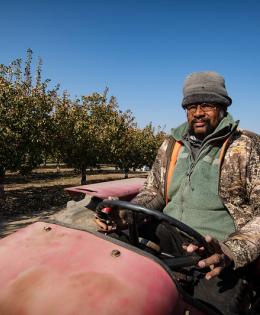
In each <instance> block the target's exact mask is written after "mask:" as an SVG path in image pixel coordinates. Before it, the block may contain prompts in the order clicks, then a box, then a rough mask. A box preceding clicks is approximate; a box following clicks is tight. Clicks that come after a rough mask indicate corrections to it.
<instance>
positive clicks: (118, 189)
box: [65, 178, 145, 199]
mask: <svg viewBox="0 0 260 315" xmlns="http://www.w3.org/2000/svg"><path fill="white" fill-rule="evenodd" d="M144 182H145V178H129V179H121V180H114V181H108V182H103V183H97V184H89V185H82V186H76V187H70V188H66V189H65V190H66V191H67V192H69V193H83V194H87V195H90V196H95V197H98V198H100V199H106V198H108V197H118V198H120V199H130V198H132V197H134V196H135V195H136V194H137V193H138V192H139V190H140V189H141V188H142V187H143V184H144Z"/></svg>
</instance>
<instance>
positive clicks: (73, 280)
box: [0, 222, 180, 315]
mask: <svg viewBox="0 0 260 315" xmlns="http://www.w3.org/2000/svg"><path fill="white" fill-rule="evenodd" d="M0 257H1V264H0V282H1V290H0V314H8V315H21V314H23V315H35V314H37V315H47V314H48V315H54V314H55V315H57V314H62V315H72V314H75V315H80V314H91V315H103V314H104V315H110V314H111V315H112V314H113V315H114V314H117V315H120V314H122V315H123V314H124V315H128V314H135V315H148V314H150V315H161V314H164V315H167V314H172V312H173V311H175V310H177V309H179V307H180V306H179V303H178V301H179V295H178V292H177V290H176V287H175V285H174V283H173V281H172V279H171V278H170V276H169V275H168V273H167V272H166V271H165V270H164V269H163V268H162V266H160V265H159V264H157V263H156V262H155V261H153V260H152V259H150V258H148V257H145V256H143V255H140V254H138V253H135V252H133V251H131V250H129V249H127V248H124V247H122V246H119V245H117V244H114V243H112V242H109V241H108V240H104V239H102V238H99V237H98V236H96V235H93V234H90V233H88V232H84V231H79V230H73V229H69V228H65V227H62V226H58V225H54V224H47V223H43V222H37V223H34V224H32V225H30V226H28V227H26V228H24V229H21V230H19V231H18V232H16V233H14V234H12V235H10V236H8V237H6V238H3V239H1V241H0ZM174 314H178V312H177V313H174Z"/></svg>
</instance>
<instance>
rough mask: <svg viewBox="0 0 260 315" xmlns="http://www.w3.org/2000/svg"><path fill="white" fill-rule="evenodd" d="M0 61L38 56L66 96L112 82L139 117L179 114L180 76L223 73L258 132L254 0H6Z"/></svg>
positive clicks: (175, 117)
mask: <svg viewBox="0 0 260 315" xmlns="http://www.w3.org/2000/svg"><path fill="white" fill-rule="evenodd" d="M0 35H1V42H0V43H1V44H0V48H1V49H0V63H3V64H9V63H10V62H11V61H12V60H13V59H16V58H19V57H22V58H25V56H26V49H27V48H29V47H30V48H31V49H32V50H33V52H34V57H35V58H34V61H36V58H37V56H41V57H42V59H43V77H44V78H50V79H51V80H52V83H53V84H56V83H60V84H61V89H62V90H63V89H66V90H68V91H69V93H70V94H71V96H72V97H74V96H76V95H77V96H81V95H87V94H90V93H92V92H102V91H103V90H104V89H105V87H106V86H108V87H109V90H110V95H114V96H116V97H117V99H118V102H119V106H120V108H121V109H122V110H126V109H130V110H131V111H132V112H133V114H134V116H135V117H136V121H137V122H138V124H139V126H140V127H143V126H145V125H146V124H147V123H149V122H152V123H153V125H155V126H158V125H161V126H164V125H166V131H169V130H170V128H172V127H176V126H177V125H179V124H180V123H182V122H183V121H184V120H185V113H184V111H183V110H182V108H181V105H180V103H181V100H182V85H183V81H184V79H185V77H186V76H187V75H188V74H189V73H191V72H194V71H204V70H211V71H212V70H213V71H217V72H219V73H221V74H222V75H223V76H224V77H225V80H226V86H227V89H228V92H229V94H230V96H231V97H232V99H233V104H232V105H231V107H230V112H231V113H232V115H233V117H234V118H235V119H240V125H241V127H243V128H246V129H250V130H252V131H255V132H257V133H260V127H259V126H260V124H259V117H260V102H259V90H260V84H259V83H260V82H259V81H260V79H259V78H260V64H259V56H260V41H259V39H260V1H258V0H247V1H245V0H244V1H243V0H237V1H233V0H230V1H229V0H225V1H224V0H218V1H216V0H214V1H213V0H212V1H211V0H207V1H204V0H186V1H177V0H176V1H174V0H160V1H159V0H156V1H155V0H150V1H149V0H139V1H137V0H121V1H119V0H107V1H105V0H95V1H94V0H92V1H88V0H86V1H78V0H74V1H65V0H63V1H55V0H52V1H50V0H45V1H40V0H38V1H36V0H34V1H26V0H24V1H16V0H15V1H3V2H2V3H1V19H0Z"/></svg>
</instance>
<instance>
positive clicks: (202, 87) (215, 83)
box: [182, 72, 232, 108]
mask: <svg viewBox="0 0 260 315" xmlns="http://www.w3.org/2000/svg"><path fill="white" fill-rule="evenodd" d="M196 103H212V104H220V105H224V106H229V105H230V104H231V103H232V99H231V98H230V97H229V96H228V94H227V90H226V86H225V80H224V78H223V77H222V76H220V75H219V74H218V73H216V72H194V73H192V74H190V75H189V76H188V77H187V78H186V80H185V82H184V87H183V100H182V107H184V108H185V107H186V106H187V105H190V104H196Z"/></svg>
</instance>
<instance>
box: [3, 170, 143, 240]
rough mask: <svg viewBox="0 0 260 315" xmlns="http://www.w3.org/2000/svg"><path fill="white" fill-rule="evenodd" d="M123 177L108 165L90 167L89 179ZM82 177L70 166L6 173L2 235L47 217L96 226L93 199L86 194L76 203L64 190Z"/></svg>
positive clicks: (100, 180) (136, 175) (91, 182)
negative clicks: (23, 174)
mask: <svg viewBox="0 0 260 315" xmlns="http://www.w3.org/2000/svg"><path fill="white" fill-rule="evenodd" d="M140 176H141V177H142V176H145V173H141V172H133V173H130V174H129V177H140ZM123 178H124V174H122V173H121V172H119V171H115V170H113V169H112V168H110V169H109V168H105V169H100V170H93V171H91V172H90V171H89V172H88V174H87V183H89V184H93V183H97V182H102V181H108V180H115V179H123ZM80 179H81V177H80V174H79V173H77V172H75V171H74V170H73V169H67V168H63V169H60V170H59V171H58V172H57V170H56V169H53V168H41V169H37V170H35V171H33V172H32V174H30V175H27V176H22V175H19V174H17V173H7V175H6V179H5V199H4V200H0V201H1V203H0V237H3V236H6V235H8V234H10V233H13V232H14V231H16V230H17V229H19V228H21V227H24V226H26V225H27V224H29V223H32V222H35V221H39V220H46V219H51V220H52V219H54V220H59V221H63V222H64V223H68V224H70V223H75V224H76V225H77V227H79V228H85V227H87V228H90V229H94V226H93V211H91V210H88V209H87V208H86V207H85V205H87V204H88V202H89V201H90V199H89V198H88V197H87V198H86V199H85V200H84V201H83V199H84V195H80V196H79V197H78V199H77V200H76V201H79V200H82V201H81V202H79V203H77V205H76V206H75V202H73V201H71V197H70V196H69V195H68V194H67V193H66V192H65V191H64V189H65V188H67V187H72V186H78V185H80ZM68 202H69V206H68V207H67V203H68ZM82 218H84V220H83V219H82Z"/></svg>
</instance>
